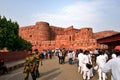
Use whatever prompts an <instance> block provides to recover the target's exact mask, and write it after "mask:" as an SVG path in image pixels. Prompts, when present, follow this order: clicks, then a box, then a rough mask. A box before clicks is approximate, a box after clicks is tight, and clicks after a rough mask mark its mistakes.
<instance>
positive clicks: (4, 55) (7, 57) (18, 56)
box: [0, 51, 27, 62]
mask: <svg viewBox="0 0 120 80" xmlns="http://www.w3.org/2000/svg"><path fill="white" fill-rule="evenodd" d="M26 56H27V53H26V51H19V52H0V59H3V60H4V61H5V62H12V61H18V60H22V59H25V57H26Z"/></svg>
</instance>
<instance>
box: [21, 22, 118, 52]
mask: <svg viewBox="0 0 120 80" xmlns="http://www.w3.org/2000/svg"><path fill="white" fill-rule="evenodd" d="M114 33H116V32H114V31H109V33H108V32H98V33H93V30H92V28H90V27H87V28H80V29H75V28H74V27H73V26H70V27H68V28H61V27H56V26H51V25H49V23H47V22H36V24H35V25H32V26H25V27H20V29H19V35H20V36H21V37H22V38H24V39H25V40H27V41H30V42H31V43H32V45H33V47H32V48H33V49H35V48H37V49H39V50H42V49H55V48H67V49H68V48H70V49H95V48H99V47H100V45H99V44H97V41H96V39H98V38H101V37H105V36H109V35H112V34H114Z"/></svg>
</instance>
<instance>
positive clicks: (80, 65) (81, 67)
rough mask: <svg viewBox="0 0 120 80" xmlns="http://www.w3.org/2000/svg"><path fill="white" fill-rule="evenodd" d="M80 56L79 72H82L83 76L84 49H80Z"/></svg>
mask: <svg viewBox="0 0 120 80" xmlns="http://www.w3.org/2000/svg"><path fill="white" fill-rule="evenodd" d="M79 52H80V53H79V54H78V72H80V73H81V74H82V73H83V70H82V69H83V63H82V61H83V56H84V55H83V50H82V49H80V50H79Z"/></svg>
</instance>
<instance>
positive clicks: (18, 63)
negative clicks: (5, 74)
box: [5, 60, 25, 71]
mask: <svg viewBox="0 0 120 80" xmlns="http://www.w3.org/2000/svg"><path fill="white" fill-rule="evenodd" d="M24 61H25V60H19V61H14V62H8V63H5V65H6V66H7V68H8V71H13V70H15V69H18V68H20V67H22V66H23V64H24Z"/></svg>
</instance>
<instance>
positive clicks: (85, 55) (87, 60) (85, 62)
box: [82, 50, 92, 80]
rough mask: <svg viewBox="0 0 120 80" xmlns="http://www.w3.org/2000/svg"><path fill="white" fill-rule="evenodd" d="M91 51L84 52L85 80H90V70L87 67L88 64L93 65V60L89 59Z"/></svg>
mask: <svg viewBox="0 0 120 80" xmlns="http://www.w3.org/2000/svg"><path fill="white" fill-rule="evenodd" d="M89 54H90V53H89V51H88V50H85V51H84V56H83V61H82V62H83V79H84V80H86V77H87V80H90V69H88V68H87V67H86V64H92V61H91V59H90V58H89Z"/></svg>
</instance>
